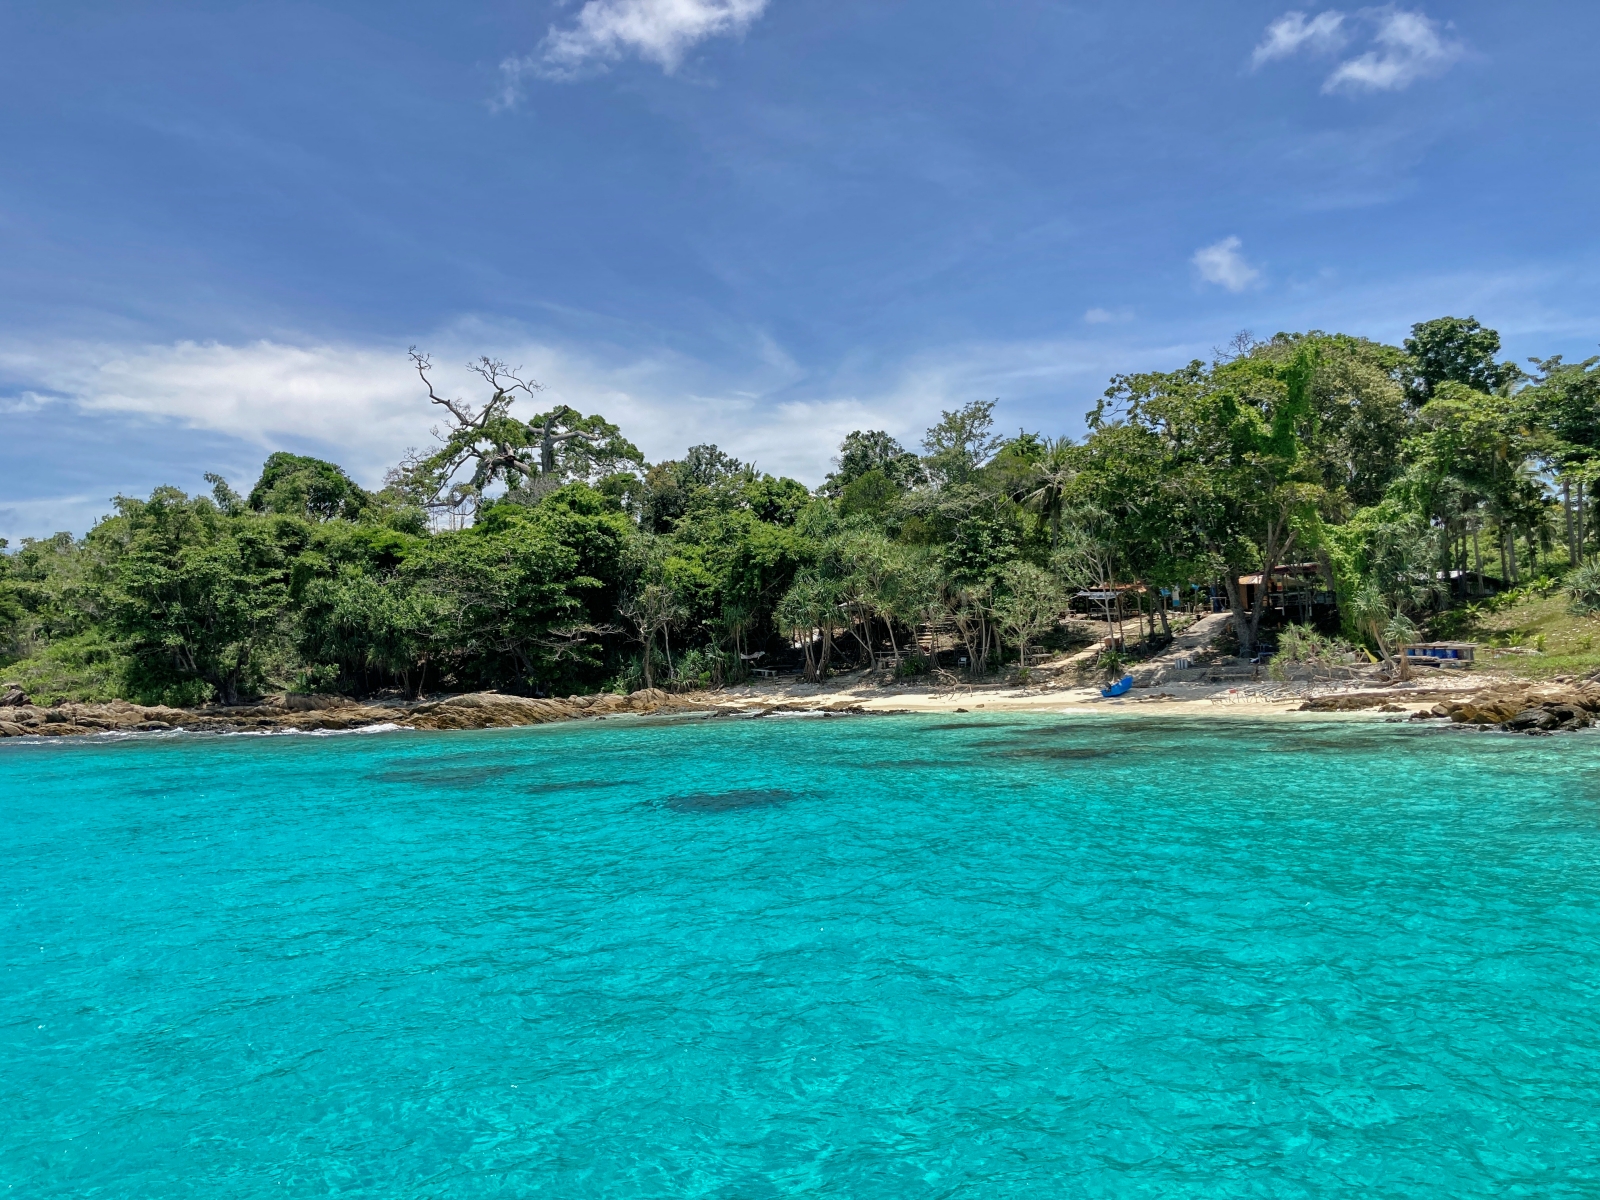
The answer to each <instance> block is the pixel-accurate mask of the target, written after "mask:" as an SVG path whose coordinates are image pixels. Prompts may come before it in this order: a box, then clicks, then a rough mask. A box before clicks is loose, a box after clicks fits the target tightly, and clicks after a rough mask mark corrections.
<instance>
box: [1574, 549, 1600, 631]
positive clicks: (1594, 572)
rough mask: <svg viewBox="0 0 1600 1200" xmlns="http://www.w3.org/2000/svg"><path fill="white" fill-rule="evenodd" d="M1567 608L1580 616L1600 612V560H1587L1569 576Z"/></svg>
mask: <svg viewBox="0 0 1600 1200" xmlns="http://www.w3.org/2000/svg"><path fill="white" fill-rule="evenodd" d="M1567 607H1568V608H1570V609H1571V610H1572V611H1573V612H1574V613H1576V614H1578V615H1579V616H1585V617H1586V616H1589V615H1591V614H1593V613H1595V612H1600V558H1586V559H1584V560H1583V561H1582V562H1581V563H1579V564H1578V565H1577V567H1575V568H1574V569H1573V571H1572V574H1570V575H1568V576H1567Z"/></svg>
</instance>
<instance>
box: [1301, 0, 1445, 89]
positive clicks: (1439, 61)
mask: <svg viewBox="0 0 1600 1200" xmlns="http://www.w3.org/2000/svg"><path fill="white" fill-rule="evenodd" d="M1371 17H1372V19H1373V20H1374V21H1375V22H1376V23H1377V32H1376V33H1374V34H1373V38H1372V40H1373V41H1374V42H1376V43H1377V45H1378V48H1377V49H1375V50H1368V51H1367V52H1366V53H1365V54H1362V55H1360V56H1359V57H1357V58H1352V59H1348V60H1347V61H1345V62H1342V63H1340V64H1339V65H1338V67H1336V68H1335V69H1334V72H1333V74H1332V75H1329V76H1328V78H1327V80H1326V81H1325V82H1324V83H1323V85H1322V90H1323V91H1324V92H1336V91H1340V90H1341V89H1342V90H1346V91H1368V92H1384V91H1390V92H1393V91H1399V90H1401V89H1402V88H1406V87H1409V86H1410V85H1411V84H1412V83H1414V82H1415V81H1416V80H1418V79H1424V78H1427V77H1429V76H1433V75H1440V74H1443V73H1444V72H1445V71H1447V70H1449V69H1450V67H1451V66H1452V65H1454V64H1455V63H1456V62H1457V61H1459V60H1460V59H1461V58H1462V56H1463V55H1464V54H1465V49H1464V47H1463V46H1462V45H1461V43H1460V42H1453V41H1447V40H1446V39H1445V38H1444V37H1443V35H1442V34H1441V31H1440V25H1439V22H1437V21H1435V20H1433V19H1431V18H1430V17H1428V16H1426V15H1424V14H1423V13H1420V12H1406V11H1405V10H1404V9H1398V8H1385V9H1378V10H1376V11H1373V12H1372V13H1371Z"/></svg>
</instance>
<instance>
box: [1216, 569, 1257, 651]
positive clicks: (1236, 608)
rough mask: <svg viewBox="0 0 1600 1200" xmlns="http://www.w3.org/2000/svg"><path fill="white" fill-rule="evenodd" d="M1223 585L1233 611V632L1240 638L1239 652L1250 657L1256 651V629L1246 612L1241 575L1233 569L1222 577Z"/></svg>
mask: <svg viewBox="0 0 1600 1200" xmlns="http://www.w3.org/2000/svg"><path fill="white" fill-rule="evenodd" d="M1222 585H1223V587H1225V588H1226V589H1227V591H1228V607H1229V608H1230V609H1231V610H1232V612H1233V632H1234V636H1235V637H1237V638H1238V639H1239V654H1240V655H1241V656H1242V657H1244V658H1249V657H1250V656H1251V655H1252V654H1254V653H1255V641H1256V639H1255V629H1254V627H1253V626H1252V625H1251V624H1250V618H1249V617H1248V616H1247V615H1246V614H1245V609H1244V597H1243V594H1242V592H1241V590H1240V588H1239V577H1238V576H1237V575H1235V574H1234V573H1233V572H1232V571H1230V572H1228V574H1226V575H1224V576H1223V577H1222Z"/></svg>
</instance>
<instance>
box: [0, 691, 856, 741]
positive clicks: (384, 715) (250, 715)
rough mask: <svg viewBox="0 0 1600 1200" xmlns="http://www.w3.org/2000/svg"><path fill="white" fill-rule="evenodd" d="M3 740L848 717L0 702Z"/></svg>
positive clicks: (664, 704) (606, 702) (316, 701)
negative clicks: (670, 718) (616, 719)
mask: <svg viewBox="0 0 1600 1200" xmlns="http://www.w3.org/2000/svg"><path fill="white" fill-rule="evenodd" d="M0 699H4V700H8V701H10V703H7V704H5V705H4V706H0V738H4V737H70V736H73V735H79V734H94V733H172V732H178V731H182V732H186V733H252V732H270V731H272V730H285V731H287V730H296V731H299V732H302V733H309V732H315V731H338V730H347V729H365V728H369V727H371V726H374V725H396V726H399V727H401V728H405V729H509V728H513V727H516V726H520V725H544V724H548V723H549V722H552V721H571V720H576V719H578V718H582V717H609V716H620V715H623V714H635V715H640V716H646V715H651V714H677V713H684V714H687V713H706V714H709V715H714V716H734V715H737V716H746V717H749V716H764V715H766V714H767V713H769V712H825V713H846V712H861V711H863V710H862V709H861V708H860V706H859V705H850V704H795V703H787V704H775V705H769V706H765V707H761V708H757V709H750V708H744V707H741V708H733V707H728V706H725V705H719V704H708V703H706V702H705V701H704V700H699V699H691V698H689V697H687V696H678V695H673V694H672V693H671V692H664V691H662V690H661V689H660V688H652V689H648V690H645V691H638V692H634V693H632V694H631V695H627V696H619V695H615V694H613V693H609V692H605V693H600V694H598V695H593V696H569V697H567V698H566V699H565V700H556V699H550V700H535V699H531V698H529V697H526V696H504V695H501V694H499V693H498V692H473V693H468V694H466V695H461V696H446V697H444V698H442V699H436V700H424V701H421V702H418V703H410V704H405V703H385V704H360V703H357V702H356V701H353V700H348V699H345V698H342V697H338V696H296V695H289V696H273V697H269V698H268V699H265V700H263V701H261V702H260V703H258V704H251V705H232V706H223V705H213V706H210V707H207V708H164V707H160V706H147V705H140V704H130V703H128V702H127V701H125V700H113V701H111V702H110V703H109V704H61V705H56V706H54V707H51V708H41V707H39V706H37V705H34V704H30V703H27V702H26V701H25V700H22V702H20V703H19V702H18V699H20V698H17V697H0Z"/></svg>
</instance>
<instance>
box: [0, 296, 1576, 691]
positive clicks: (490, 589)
mask: <svg viewBox="0 0 1600 1200" xmlns="http://www.w3.org/2000/svg"><path fill="white" fill-rule="evenodd" d="M1235 348H1236V349H1237V351H1238V353H1236V354H1231V355H1219V356H1218V357H1217V358H1216V360H1214V361H1212V362H1210V363H1204V362H1199V361H1196V362H1192V363H1189V364H1187V365H1186V366H1183V367H1180V368H1178V369H1177V370H1174V371H1165V372H1146V373H1136V374H1129V375H1121V376H1118V377H1116V378H1115V379H1114V380H1112V382H1111V386H1110V387H1109V388H1108V389H1107V391H1106V393H1105V395H1104V397H1103V398H1102V399H1101V401H1100V403H1099V404H1098V405H1097V406H1096V409H1095V411H1094V412H1093V413H1092V414H1091V415H1090V419H1089V430H1088V432H1087V436H1085V437H1084V438H1083V439H1082V440H1081V441H1074V440H1073V439H1071V438H1070V437H1066V436H1056V437H1046V436H1041V435H1039V434H1034V433H1028V432H1022V433H1019V434H1018V435H1016V436H1015V437H1003V436H1000V435H999V434H997V433H996V432H995V429H994V411H993V410H994V404H993V403H992V402H988V401H983V402H976V403H973V404H969V405H967V406H965V407H963V408H961V409H958V410H956V411H953V412H947V413H944V414H943V416H942V418H941V419H940V421H939V422H938V423H937V424H936V425H934V426H933V428H931V429H930V430H928V432H927V435H926V437H925V438H924V440H923V443H922V445H921V447H920V453H919V452H917V451H914V450H911V449H908V448H906V447H904V446H902V445H900V444H899V443H898V442H897V441H896V440H895V439H894V438H892V437H890V436H889V435H888V434H887V433H884V432H882V431H858V432H855V433H852V434H851V435H850V436H849V437H848V438H846V439H845V441H844V444H843V445H842V446H841V447H840V448H839V452H838V457H837V458H836V460H835V465H836V469H835V471H834V472H833V473H832V474H831V475H829V476H828V478H827V480H826V481H825V482H824V484H823V485H822V486H821V487H820V488H818V489H817V490H816V492H815V493H813V492H812V491H810V490H808V489H807V488H806V487H805V486H804V485H802V484H800V483H798V482H796V481H794V480H792V479H779V478H774V477H772V476H770V475H765V474H762V473H760V472H758V471H756V470H755V469H754V468H753V467H751V466H749V465H747V464H744V463H741V462H739V461H738V460H737V459H735V458H733V457H731V456H730V455H728V454H726V453H724V452H723V451H721V450H719V449H718V448H717V447H715V446H694V447H691V448H689V450H688V451H687V452H686V453H685V454H684V455H683V456H682V457H681V458H679V459H676V460H672V461H669V462H662V463H657V464H655V465H648V464H646V463H644V461H643V458H642V456H641V455H640V454H639V452H638V451H637V450H636V449H635V448H634V447H633V446H632V444H631V443H630V442H628V441H627V440H626V438H624V437H623V435H622V433H621V431H620V430H619V429H618V428H617V427H616V426H614V425H612V424H610V423H609V422H607V421H606V420H605V419H604V418H603V417H600V416H595V415H589V416H585V415H583V414H581V413H578V412H577V411H575V410H572V409H570V408H566V407H557V408H555V409H552V410H549V411H547V412H542V413H538V414H536V415H534V416H533V417H532V418H531V419H530V420H527V421H523V420H521V419H520V418H519V417H518V416H516V415H514V414H513V412H512V408H513V400H514V399H517V398H518V397H519V395H520V396H521V397H522V398H524V399H526V398H531V397H532V396H533V395H534V394H535V393H536V392H537V390H538V385H537V384H534V383H532V382H531V381H524V380H522V379H520V378H519V377H517V376H516V375H515V374H514V373H512V372H510V371H508V370H507V369H506V368H505V366H504V365H503V364H500V363H497V362H493V361H491V360H483V361H482V362H480V363H479V364H478V366H477V367H476V368H475V369H476V370H477V371H478V373H479V374H480V375H481V376H482V378H483V379H484V381H485V382H486V383H487V384H488V385H489V387H490V389H491V392H492V394H491V396H490V399H489V401H488V402H487V403H486V404H484V405H482V406H481V407H478V406H474V405H471V404H467V403H465V402H462V401H459V400H452V399H446V398H443V397H440V396H438V395H437V393H436V392H435V391H434V389H433V387H432V385H431V383H428V371H429V370H430V367H429V364H428V360H427V359H426V358H425V357H423V356H420V355H418V356H414V357H415V362H416V365H417V368H418V371H419V374H420V375H421V378H422V380H423V382H424V383H425V384H427V385H428V395H429V398H430V399H431V400H432V402H433V403H434V404H436V405H438V406H439V407H440V408H441V410H443V411H444V412H445V413H446V417H447V420H448V425H447V427H446V428H445V429H444V430H443V431H442V432H441V434H440V443H439V447H438V449H437V450H436V451H435V452H433V453H431V454H428V455H416V454H414V455H411V456H409V457H408V459H407V460H406V461H405V462H403V463H402V464H400V465H399V466H398V467H397V468H396V469H395V470H394V471H393V472H391V473H390V476H389V479H388V481H387V484H386V486H385V487H384V488H383V489H381V490H379V491H368V490H365V489H363V488H361V487H360V486H358V485H357V484H356V483H355V482H354V481H353V480H351V479H350V477H349V476H348V475H347V474H345V472H344V471H342V470H341V469H340V468H339V467H337V466H335V465H334V464H332V463H327V462H322V461H320V460H318V459H314V458H308V457H304V456H299V455H293V454H287V453H278V454H273V455H272V456H271V457H270V458H268V460H267V462H266V463H265V465H264V467H263V469H262V472H261V477H260V479H259V480H258V481H257V482H256V483H255V485H254V487H252V488H251V490H250V491H249V493H248V495H247V496H245V497H241V496H240V495H239V494H238V493H237V492H235V491H234V490H233V489H232V488H230V487H229V486H228V484H227V483H226V481H224V480H222V479H220V478H218V477H216V476H208V477H207V478H208V480H209V481H210V482H211V483H212V485H213V487H212V492H211V494H210V495H209V496H206V495H200V496H189V495H185V494H184V493H182V492H180V491H178V490H176V489H173V488H158V489H157V490H156V491H155V493H153V494H152V495H151V496H150V497H149V498H148V499H143V500H137V499H129V498H120V499H118V501H117V502H116V511H115V513H114V514H113V515H111V516H108V517H106V518H105V519H103V520H102V521H101V522H100V523H99V524H97V525H96V526H95V527H94V529H92V530H91V531H90V532H89V533H88V534H87V535H86V536H84V537H82V538H74V537H72V536H70V535H67V534H57V535H56V536H54V537H51V538H46V539H40V540H33V539H27V540H25V541H24V543H23V545H22V546H21V547H20V548H19V549H16V550H14V551H10V552H8V553H4V554H0V645H3V646H4V647H6V649H5V651H4V657H0V663H7V664H9V665H7V666H5V668H4V669H5V674H6V677H7V678H8V679H13V678H14V679H16V680H18V681H19V682H21V683H23V685H24V686H25V687H26V688H28V689H29V690H30V691H31V692H33V693H34V694H35V695H38V696H40V697H41V698H44V699H51V698H57V697H78V698H84V699H104V698H110V697H112V696H118V695H120V696H127V697H129V698H134V699H141V700H163V701H167V702H172V703H195V702H200V701H204V700H212V699H214V700H220V701H224V702H233V701H237V700H240V699H244V698H247V697H249V696H251V695H254V694H259V693H261V692H263V691H265V690H268V689H295V690H324V691H341V692H347V693H352V694H362V695H367V694H371V693H375V692H379V691H383V690H385V689H393V690H396V691H400V692H404V693H407V694H419V693H421V692H423V691H427V690H441V689H465V688H484V687H498V688H502V689H507V690H525V691H527V690H531V691H541V690H550V691H556V692H566V691H574V690H592V689H595V688H598V687H605V686H612V687H624V688H631V687H637V686H643V685H662V684H667V685H670V686H675V687H692V686H704V685H714V684H718V683H721V682H724V681H727V680H729V679H732V678H736V677H739V676H741V675H742V674H743V673H744V672H746V671H747V670H748V668H749V665H750V664H752V663H754V664H760V665H763V666H765V665H775V664H780V663H785V662H798V663H799V664H800V665H801V666H803V668H804V669H805V670H806V671H807V673H808V674H810V675H812V676H813V677H819V676H821V675H822V674H824V673H825V672H827V671H828V670H829V669H830V667H834V666H837V665H838V664H839V663H840V662H841V660H849V661H851V662H870V661H872V660H873V659H874V657H875V656H878V655H882V654H888V655H890V656H891V657H892V658H893V659H894V660H895V661H898V662H901V664H902V666H901V669H902V671H917V670H925V669H928V668H929V667H930V666H940V665H941V664H940V663H938V662H933V663H930V662H929V661H928V659H929V654H930V651H934V652H937V650H939V649H943V650H945V651H948V652H949V654H948V655H947V657H946V658H945V660H944V663H943V664H942V665H943V666H950V667H954V666H956V665H958V663H963V664H964V666H965V669H966V670H967V671H969V672H971V673H974V674H979V673H982V672H985V671H987V670H990V669H992V668H994V667H995V666H996V665H997V664H998V663H1001V662H1004V661H1008V660H1009V661H1017V660H1018V659H1020V660H1021V661H1022V663H1023V665H1024V666H1025V665H1026V658H1027V654H1028V650H1029V648H1030V647H1031V646H1036V645H1038V644H1039V642H1040V641H1041V639H1044V638H1047V637H1049V636H1050V633H1051V631H1052V630H1053V629H1054V628H1055V626H1056V624H1057V620H1058V617H1059V616H1060V614H1061V613H1062V612H1063V610H1064V609H1065V607H1066V605H1067V603H1068V598H1069V597H1070V595H1071V594H1072V592H1074V591H1075V590H1077V589H1078V588H1081V587H1085V586H1091V585H1096V584H1108V583H1123V584H1126V583H1135V582H1137V583H1141V584H1143V585H1145V587H1146V589H1148V590H1146V591H1143V592H1140V593H1138V595H1139V597H1140V599H1139V600H1138V601H1137V603H1138V604H1139V605H1141V606H1142V607H1146V608H1149V609H1150V610H1151V611H1150V613H1149V621H1150V629H1151V630H1152V631H1154V630H1155V628H1156V622H1157V621H1158V620H1164V619H1165V612H1166V606H1165V605H1161V604H1159V602H1156V601H1155V600H1154V597H1155V596H1156V595H1158V594H1159V593H1161V592H1162V591H1163V590H1164V591H1165V593H1166V594H1167V595H1169V596H1183V597H1189V598H1202V599H1204V600H1205V601H1206V602H1208V603H1209V597H1210V596H1211V595H1213V594H1215V595H1216V596H1218V597H1219V599H1220V601H1221V603H1222V604H1223V605H1224V607H1226V608H1229V609H1231V610H1232V612H1233V616H1234V628H1235V631H1236V632H1237V635H1238V639H1239V642H1240V645H1241V648H1242V649H1243V650H1245V651H1252V650H1253V649H1254V648H1255V646H1256V643H1257V641H1258V639H1259V638H1260V637H1261V636H1262V629H1263V623H1264V622H1266V623H1269V624H1270V622H1271V614H1270V613H1269V612H1268V611H1267V609H1266V608H1265V607H1264V597H1265V589H1261V588H1256V589H1254V595H1253V596H1252V595H1249V594H1248V592H1247V589H1246V588H1245V587H1243V586H1241V584H1240V582H1239V580H1240V576H1241V575H1248V574H1251V573H1256V572H1266V573H1268V574H1270V573H1271V572H1272V570H1273V568H1274V567H1276V566H1280V565H1284V564H1289V563H1307V562H1315V563H1318V564H1321V569H1322V571H1323V572H1324V574H1325V576H1326V578H1327V579H1328V581H1329V582H1330V583H1331V585H1332V587H1333V589H1334V590H1335V591H1336V593H1337V596H1338V600H1339V619H1340V620H1341V621H1342V624H1343V629H1342V631H1337V630H1334V629H1332V628H1328V629H1327V630H1325V631H1324V632H1325V633H1326V634H1328V635H1332V634H1333V633H1336V632H1342V633H1343V635H1344V637H1346V638H1348V639H1351V640H1352V641H1358V642H1362V643H1365V644H1366V645H1367V646H1369V647H1371V648H1373V649H1375V650H1378V651H1380V652H1383V653H1389V652H1390V650H1391V648H1392V644H1393V643H1394V642H1396V641H1404V640H1407V639H1408V638H1411V637H1414V636H1415V630H1416V626H1417V624H1418V623H1419V622H1421V621H1423V620H1425V619H1426V618H1427V617H1428V615H1429V614H1431V613H1433V612H1435V611H1437V610H1438V609H1440V608H1441V607H1442V606H1445V605H1447V604H1449V603H1450V602H1451V599H1452V594H1454V595H1455V596H1457V597H1460V596H1461V595H1464V594H1466V593H1468V592H1471V593H1474V594H1475V593H1478V592H1481V591H1482V590H1483V589H1484V588H1486V587H1491V588H1492V587H1496V586H1506V585H1510V584H1513V583H1516V582H1517V581H1518V580H1519V578H1521V577H1523V576H1526V575H1528V574H1529V573H1531V572H1536V571H1538V570H1540V569H1542V568H1554V569H1556V570H1565V569H1566V567H1567V566H1568V565H1569V564H1572V563H1579V562H1582V561H1584V560H1585V559H1586V557H1587V556H1588V555H1589V554H1590V552H1591V549H1592V548H1593V547H1594V543H1595V540H1596V539H1595V530H1594V525H1595V522H1594V521H1593V519H1592V517H1591V515H1590V511H1589V510H1590V502H1589V499H1588V498H1589V496H1590V494H1591V492H1592V490H1593V483H1594V479H1595V477H1596V475H1600V370H1597V362H1600V360H1596V359H1590V360H1588V361H1586V362H1583V363H1577V364H1567V363H1563V362H1562V361H1561V360H1560V359H1559V358H1555V359H1549V360H1545V361H1541V362H1537V363H1535V364H1533V366H1534V370H1533V371H1531V372H1524V371H1522V370H1521V369H1519V368H1517V367H1515V366H1512V365H1511V364H1509V363H1504V362H1497V361H1496V359H1495V355H1496V354H1497V353H1498V350H1499V337H1498V335H1497V334H1496V333H1495V332H1494V331H1493V330H1490V329H1484V328H1483V327H1482V326H1480V325H1479V324H1478V323H1477V322H1476V321H1474V320H1472V319H1470V318H1466V319H1460V318H1453V317H1447V318H1441V319H1440V320H1436V321H1430V322H1426V323H1423V324H1419V325H1417V326H1416V327H1415V328H1414V330H1413V334H1412V337H1411V338H1409V339H1407V341H1406V343H1405V345H1404V346H1403V347H1396V346H1386V345H1381V344H1377V343H1374V342H1370V341H1367V340H1365V339H1362V338H1356V337H1348V336H1344V335H1338V334H1331V335H1330V334H1323V333H1317V332H1312V333H1305V334H1279V335H1277V336H1276V337H1274V338H1272V339H1271V340H1270V341H1267V342H1260V343H1257V342H1254V341H1252V340H1250V339H1248V338H1247V337H1246V338H1241V339H1236V343H1235ZM1563 540H1564V541H1565V545H1564V546H1563V545H1560V543H1561V542H1562V541H1563ZM1558 547H1559V548H1558ZM1593 572H1594V568H1593V566H1592V564H1591V565H1589V566H1586V567H1585V568H1584V569H1583V571H1582V572H1580V575H1581V578H1579V579H1578V580H1576V581H1575V586H1574V587H1573V591H1572V594H1573V597H1574V603H1575V604H1578V605H1580V606H1587V607H1594V605H1595V603H1596V602H1595V600H1594V596H1595V595H1596V594H1600V593H1597V592H1596V588H1595V585H1594V582H1593V580H1592V579H1590V578H1589V576H1590V575H1592V574H1593ZM1157 608H1159V609H1160V612H1159V614H1158V613H1157V612H1156V611H1155V610H1156V609H1157ZM1295 636H1296V637H1299V638H1301V639H1302V640H1304V639H1305V638H1310V637H1311V635H1310V634H1309V632H1306V631H1302V633H1300V634H1297V635H1295ZM1291 640H1292V639H1291ZM1334 644H1335V643H1333V642H1316V641H1315V640H1314V639H1313V640H1312V641H1306V642H1305V646H1309V647H1311V649H1310V650H1306V653H1312V652H1313V651H1315V652H1316V653H1322V650H1321V649H1318V647H1325V646H1327V645H1334ZM1340 644H1342V643H1340ZM1300 645H1301V643H1300V642H1295V643H1294V645H1292V646H1289V648H1288V649H1287V650H1280V653H1281V654H1288V655H1290V656H1291V657H1292V656H1293V654H1298V653H1299V652H1300V651H1299V650H1297V649H1296V647H1299V646H1300ZM1302 648H1303V647H1302ZM1341 653H1344V652H1343V651H1341Z"/></svg>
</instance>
